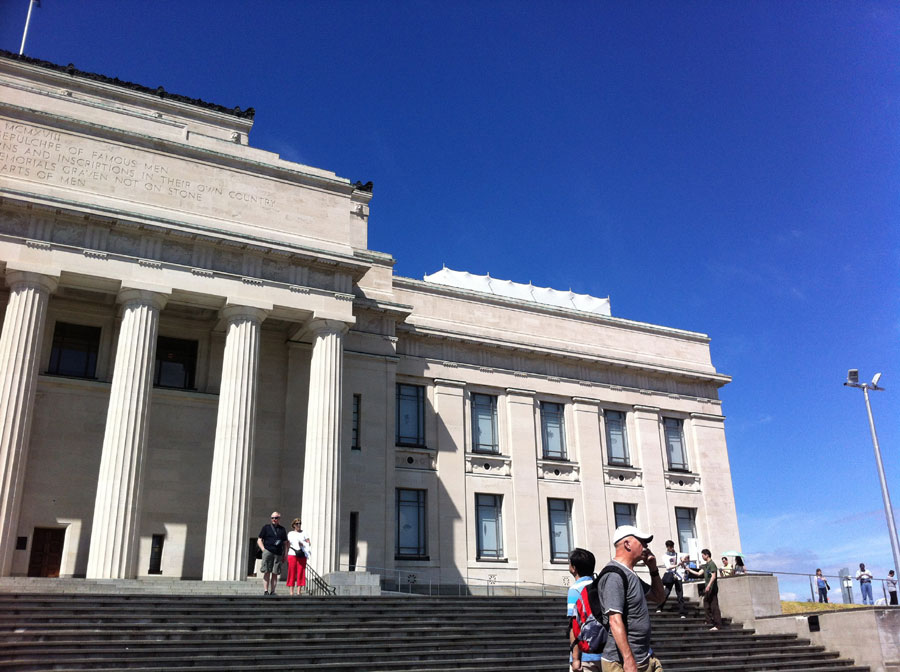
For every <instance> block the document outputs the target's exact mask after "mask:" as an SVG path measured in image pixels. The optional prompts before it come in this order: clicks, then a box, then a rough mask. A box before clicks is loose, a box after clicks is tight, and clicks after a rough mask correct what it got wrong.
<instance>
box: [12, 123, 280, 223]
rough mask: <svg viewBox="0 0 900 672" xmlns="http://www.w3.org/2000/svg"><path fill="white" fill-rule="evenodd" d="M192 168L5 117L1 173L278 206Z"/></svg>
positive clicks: (193, 199) (203, 200) (185, 198)
mask: <svg viewBox="0 0 900 672" xmlns="http://www.w3.org/2000/svg"><path fill="white" fill-rule="evenodd" d="M147 156H150V157H151V158H152V160H147V158H146V157H147ZM189 170H190V169H189V168H187V167H186V166H185V164H183V163H181V162H179V161H177V160H171V161H167V160H166V159H165V157H156V156H153V155H152V154H149V153H138V152H135V151H133V150H129V149H128V148H124V147H120V146H118V145H113V144H109V143H104V142H99V141H84V140H81V139H79V138H76V137H74V136H69V135H66V134H63V133H59V132H57V131H52V130H49V129H44V128H39V127H36V126H29V125H28V124H23V123H19V122H15V121H3V123H2V126H0V175H12V176H16V177H20V178H26V179H29V180H33V181H39V182H45V183H49V184H54V185H59V186H64V187H73V188H78V189H94V190H98V191H102V192H106V193H110V192H114V193H116V194H117V195H118V194H125V195H128V194H129V193H132V194H134V195H136V196H139V195H144V196H145V197H149V200H151V201H152V200H155V199H154V198H153V197H154V196H157V197H159V196H163V197H167V198H170V199H177V200H179V201H181V202H183V203H185V204H210V205H213V204H214V202H215V201H217V200H218V201H222V202H234V203H235V204H236V205H238V206H239V207H240V206H244V207H247V206H249V207H254V208H262V209H264V210H271V209H273V208H275V206H276V200H275V198H274V197H272V196H271V195H266V194H261V193H256V192H254V191H252V190H250V189H237V188H229V187H228V186H226V180H225V179H205V180H203V179H198V177H197V175H196V173H195V172H193V171H191V172H188V171H189ZM210 177H213V175H210ZM143 200H147V199H143Z"/></svg>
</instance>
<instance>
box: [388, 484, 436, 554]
mask: <svg viewBox="0 0 900 672" xmlns="http://www.w3.org/2000/svg"><path fill="white" fill-rule="evenodd" d="M401 493H415V501H413V500H406V501H404V500H403V499H402V494H401ZM394 503H395V505H396V506H395V508H396V517H395V522H396V530H395V535H394V559H395V560H428V559H429V558H428V491H427V490H425V489H422V488H397V489H396V495H395V499H394ZM402 504H406V505H409V506H410V507H414V510H415V511H416V522H417V526H416V537H417V543H416V547H415V549H413V551H412V552H409V551H407V550H404V549H411V548H412V547H409V546H401V545H400V516H401V510H406V509H407V507H402V506H401V505H402Z"/></svg>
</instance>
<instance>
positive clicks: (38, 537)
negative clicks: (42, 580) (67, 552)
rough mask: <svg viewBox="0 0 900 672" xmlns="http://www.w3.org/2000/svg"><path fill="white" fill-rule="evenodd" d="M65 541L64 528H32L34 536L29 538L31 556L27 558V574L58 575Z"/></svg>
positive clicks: (54, 576)
mask: <svg viewBox="0 0 900 672" xmlns="http://www.w3.org/2000/svg"><path fill="white" fill-rule="evenodd" d="M65 541H66V530H65V528H57V527H36V528H34V538H33V539H32V540H31V557H30V558H29V560H28V576H49V577H53V578H56V577H58V576H59V567H60V565H61V564H62V552H63V544H64V543H65Z"/></svg>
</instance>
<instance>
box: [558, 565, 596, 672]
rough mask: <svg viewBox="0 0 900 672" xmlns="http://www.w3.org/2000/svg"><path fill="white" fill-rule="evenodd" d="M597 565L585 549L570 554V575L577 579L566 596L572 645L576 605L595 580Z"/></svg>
mask: <svg viewBox="0 0 900 672" xmlns="http://www.w3.org/2000/svg"><path fill="white" fill-rule="evenodd" d="M596 565H597V560H596V558H594V554H593V553H591V552H590V551H586V550H584V549H583V548H576V549H575V550H574V551H572V552H571V553H569V574H571V575H572V577H573V578H574V579H575V582H574V583H573V584H572V585H571V586H569V593H568V595H567V596H566V615H567V616H568V617H569V644H570V645H571V644H572V643H573V642H574V641H575V635H574V634H573V633H572V618H574V616H575V603H576V602H578V598H579V597H581V591H582V590H584V589H585V588H587V587H588V585H590V583H591V581H593V580H594V567H596ZM591 655H592V654H589V653H586V654H584V655H583V656H582V657H585V656H588V657H589V656H591ZM597 659H598V660H599V659H600V655H599V654H597ZM571 663H572V657H571V654H570V656H569V664H571Z"/></svg>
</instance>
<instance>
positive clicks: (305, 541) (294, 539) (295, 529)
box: [287, 518, 309, 595]
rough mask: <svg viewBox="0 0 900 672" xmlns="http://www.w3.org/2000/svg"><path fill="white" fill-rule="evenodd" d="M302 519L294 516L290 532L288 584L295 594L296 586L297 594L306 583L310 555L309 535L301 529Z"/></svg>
mask: <svg viewBox="0 0 900 672" xmlns="http://www.w3.org/2000/svg"><path fill="white" fill-rule="evenodd" d="M300 527H301V525H300V519H299V518H294V520H293V522H292V523H291V531H290V532H288V535H287V536H288V544H289V545H290V548H289V550H288V578H287V585H288V589H289V590H290V591H291V595H294V587H296V588H297V593H296V594H297V595H299V594H300V592H301V591H302V590H303V586H305V585H306V559H307V558H308V557H309V536H308V535H307V534H306V532H304V531H303V530H301V529H300Z"/></svg>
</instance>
